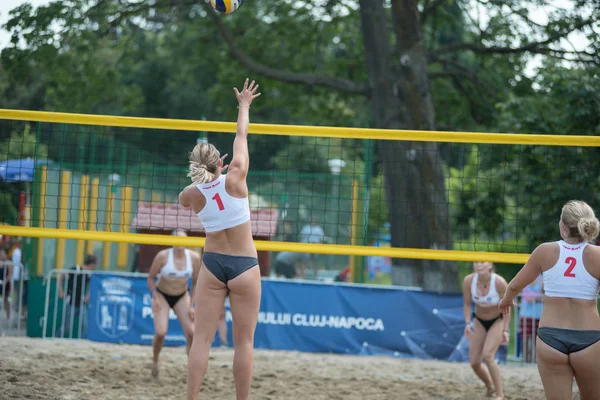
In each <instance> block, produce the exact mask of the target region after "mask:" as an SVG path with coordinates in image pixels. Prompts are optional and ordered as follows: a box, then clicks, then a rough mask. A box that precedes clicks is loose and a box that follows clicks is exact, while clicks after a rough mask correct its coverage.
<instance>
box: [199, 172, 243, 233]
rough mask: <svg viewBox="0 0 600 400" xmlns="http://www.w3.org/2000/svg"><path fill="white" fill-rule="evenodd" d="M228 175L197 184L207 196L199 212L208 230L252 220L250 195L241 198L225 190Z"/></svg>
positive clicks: (220, 228) (218, 229) (214, 230)
mask: <svg viewBox="0 0 600 400" xmlns="http://www.w3.org/2000/svg"><path fill="white" fill-rule="evenodd" d="M225 181H226V175H220V176H219V177H218V178H217V179H215V180H214V181H212V182H208V183H204V184H201V185H196V187H197V188H198V190H199V191H200V193H202V194H203V195H204V197H205V198H206V205H205V206H204V208H203V209H202V210H201V211H200V212H199V213H198V218H200V221H201V222H202V225H203V226H204V229H205V230H206V232H217V231H222V230H224V229H229V228H233V227H234V226H238V225H241V224H243V223H245V222H247V221H249V220H250V205H249V203H248V197H245V198H243V199H239V198H236V197H233V196H231V195H229V194H228V193H227V191H226V190H225Z"/></svg>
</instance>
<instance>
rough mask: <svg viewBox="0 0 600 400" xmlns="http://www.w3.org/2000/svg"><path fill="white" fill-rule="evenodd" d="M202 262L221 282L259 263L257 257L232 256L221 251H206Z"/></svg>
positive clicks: (225, 281)
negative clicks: (220, 252)
mask: <svg viewBox="0 0 600 400" xmlns="http://www.w3.org/2000/svg"><path fill="white" fill-rule="evenodd" d="M202 262H203V263H204V265H205V266H206V269H208V270H209V271H210V272H212V274H213V275H214V276H215V277H216V278H217V279H218V280H220V281H221V282H223V283H224V284H226V285H227V282H228V281H230V280H232V279H233V278H235V277H237V276H239V275H241V274H242V273H244V272H246V271H247V270H249V269H250V268H252V267H254V266H256V265H258V259H257V258H256V257H242V256H230V255H227V254H219V253H204V256H203V257H202Z"/></svg>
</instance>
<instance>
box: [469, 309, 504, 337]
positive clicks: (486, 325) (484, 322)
mask: <svg viewBox="0 0 600 400" xmlns="http://www.w3.org/2000/svg"><path fill="white" fill-rule="evenodd" d="M473 317H474V318H476V319H477V321H479V322H481V325H483V327H484V328H485V331H486V332H487V331H489V330H490V328H491V327H492V325H494V322H496V321H497V320H499V319H502V318H504V317H502V314H500V315H498V316H497V317H496V318H492V319H481V318H479V317H478V316H477V315H475V313H473Z"/></svg>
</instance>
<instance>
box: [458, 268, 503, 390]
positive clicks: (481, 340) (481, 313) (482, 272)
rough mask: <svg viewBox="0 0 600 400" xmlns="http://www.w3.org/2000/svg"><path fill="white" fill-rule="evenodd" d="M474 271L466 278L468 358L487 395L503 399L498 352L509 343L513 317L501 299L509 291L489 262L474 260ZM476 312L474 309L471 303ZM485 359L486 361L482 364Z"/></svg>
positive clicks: (465, 315) (464, 288)
mask: <svg viewBox="0 0 600 400" xmlns="http://www.w3.org/2000/svg"><path fill="white" fill-rule="evenodd" d="M473 269H474V270H475V272H474V273H472V274H469V275H467V276H466V277H465V279H464V280H463V300H464V301H463V312H464V318H465V324H466V326H465V336H466V337H467V338H468V339H469V361H470V362H471V368H473V371H474V372H475V374H476V375H477V376H478V377H479V379H481V380H482V382H483V383H484V384H485V387H486V389H487V396H488V397H491V396H493V395H494V393H495V394H496V399H497V400H500V399H504V391H503V389H502V377H501V376H500V368H499V367H498V364H497V363H496V359H495V356H496V352H497V351H498V347H499V346H500V345H501V344H506V343H508V326H509V324H510V318H502V313H500V311H499V310H498V303H499V302H500V299H501V297H502V296H503V295H504V292H505V291H506V286H507V284H506V280H505V279H504V278H502V277H501V276H500V275H498V274H496V273H494V265H493V264H492V263H490V262H476V263H474V264H473ZM472 302H473V303H475V312H473V313H471V303H472ZM483 361H485V364H483Z"/></svg>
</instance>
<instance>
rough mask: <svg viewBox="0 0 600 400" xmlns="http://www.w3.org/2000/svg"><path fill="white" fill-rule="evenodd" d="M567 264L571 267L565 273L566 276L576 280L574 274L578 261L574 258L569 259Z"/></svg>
mask: <svg viewBox="0 0 600 400" xmlns="http://www.w3.org/2000/svg"><path fill="white" fill-rule="evenodd" d="M565 264H569V267H568V268H567V270H566V271H565V274H564V275H565V276H566V277H567V278H575V274H574V273H573V268H575V265H576V264H577V259H576V258H574V257H567V259H566V260H565Z"/></svg>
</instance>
